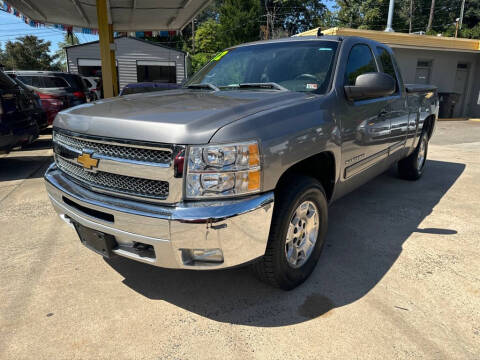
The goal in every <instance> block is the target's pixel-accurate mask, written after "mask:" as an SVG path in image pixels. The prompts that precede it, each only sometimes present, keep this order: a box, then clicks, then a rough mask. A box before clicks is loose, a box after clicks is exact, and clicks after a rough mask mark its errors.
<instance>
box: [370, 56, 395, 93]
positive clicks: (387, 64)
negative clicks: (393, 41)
mask: <svg viewBox="0 0 480 360" xmlns="http://www.w3.org/2000/svg"><path fill="white" fill-rule="evenodd" d="M375 52H376V55H377V60H378V63H379V64H380V66H381V67H382V71H383V72H384V73H385V74H388V75H390V76H391V77H392V78H393V79H394V80H395V94H397V93H398V90H399V89H400V87H399V85H398V79H397V74H396V71H395V65H394V62H393V58H392V56H391V55H390V53H389V52H388V51H387V49H385V48H384V47H382V46H377V47H376V49H375Z"/></svg>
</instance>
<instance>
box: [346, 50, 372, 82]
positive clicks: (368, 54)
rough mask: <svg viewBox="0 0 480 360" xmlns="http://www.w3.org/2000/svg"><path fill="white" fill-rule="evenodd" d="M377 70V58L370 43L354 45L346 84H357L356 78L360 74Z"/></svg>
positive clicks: (348, 65) (348, 64)
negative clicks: (374, 56)
mask: <svg viewBox="0 0 480 360" xmlns="http://www.w3.org/2000/svg"><path fill="white" fill-rule="evenodd" d="M377 71H378V70H377V65H376V64H375V59H374V58H373V54H372V51H371V50H370V47H369V46H368V45H364V44H359V45H355V46H354V47H352V50H350V55H349V56H348V62H347V71H346V74H345V84H346V85H355V80H356V79H357V77H358V76H359V75H362V74H366V73H371V72H377Z"/></svg>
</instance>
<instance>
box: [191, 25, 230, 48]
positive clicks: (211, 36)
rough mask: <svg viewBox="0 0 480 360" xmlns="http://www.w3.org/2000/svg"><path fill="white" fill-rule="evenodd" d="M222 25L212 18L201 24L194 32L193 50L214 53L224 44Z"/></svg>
mask: <svg viewBox="0 0 480 360" xmlns="http://www.w3.org/2000/svg"><path fill="white" fill-rule="evenodd" d="M222 35H223V26H222V25H221V24H220V23H218V22H216V21H215V20H213V19H209V20H207V21H205V22H204V23H203V24H201V25H200V26H199V28H198V30H197V31H196V32H195V44H196V47H195V52H200V53H207V54H211V55H213V54H215V53H216V52H218V51H220V50H221V49H223V48H224V47H226V46H225V42H224V36H222Z"/></svg>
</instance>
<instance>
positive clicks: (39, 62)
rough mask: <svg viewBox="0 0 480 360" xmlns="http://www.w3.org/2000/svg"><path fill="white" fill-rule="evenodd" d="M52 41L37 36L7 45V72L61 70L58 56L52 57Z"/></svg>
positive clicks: (4, 62) (22, 38)
mask: <svg viewBox="0 0 480 360" xmlns="http://www.w3.org/2000/svg"><path fill="white" fill-rule="evenodd" d="M50 45H51V43H50V41H46V42H45V41H43V40H41V39H39V38H37V37H36V36H33V35H27V36H23V37H19V38H18V40H17V41H14V42H12V41H7V43H6V44H5V52H4V56H3V58H4V60H3V61H2V62H3V65H4V66H5V69H6V70H59V69H60V65H59V63H58V62H56V59H57V55H53V56H52V55H50V54H49V50H50Z"/></svg>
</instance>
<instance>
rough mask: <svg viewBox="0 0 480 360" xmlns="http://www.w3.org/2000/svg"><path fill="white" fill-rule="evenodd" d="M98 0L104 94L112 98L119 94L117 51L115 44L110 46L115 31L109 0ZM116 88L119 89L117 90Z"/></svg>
mask: <svg viewBox="0 0 480 360" xmlns="http://www.w3.org/2000/svg"><path fill="white" fill-rule="evenodd" d="M96 1H97V21H98V36H99V45H100V58H101V60H102V85H103V95H104V97H105V98H110V97H113V96H116V95H117V94H118V87H117V80H116V67H115V51H114V50H113V45H112V47H111V46H110V44H111V43H113V32H112V26H111V25H110V26H109V24H108V9H107V0H96ZM111 41H112V42H111ZM116 89H117V91H115V90H116Z"/></svg>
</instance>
